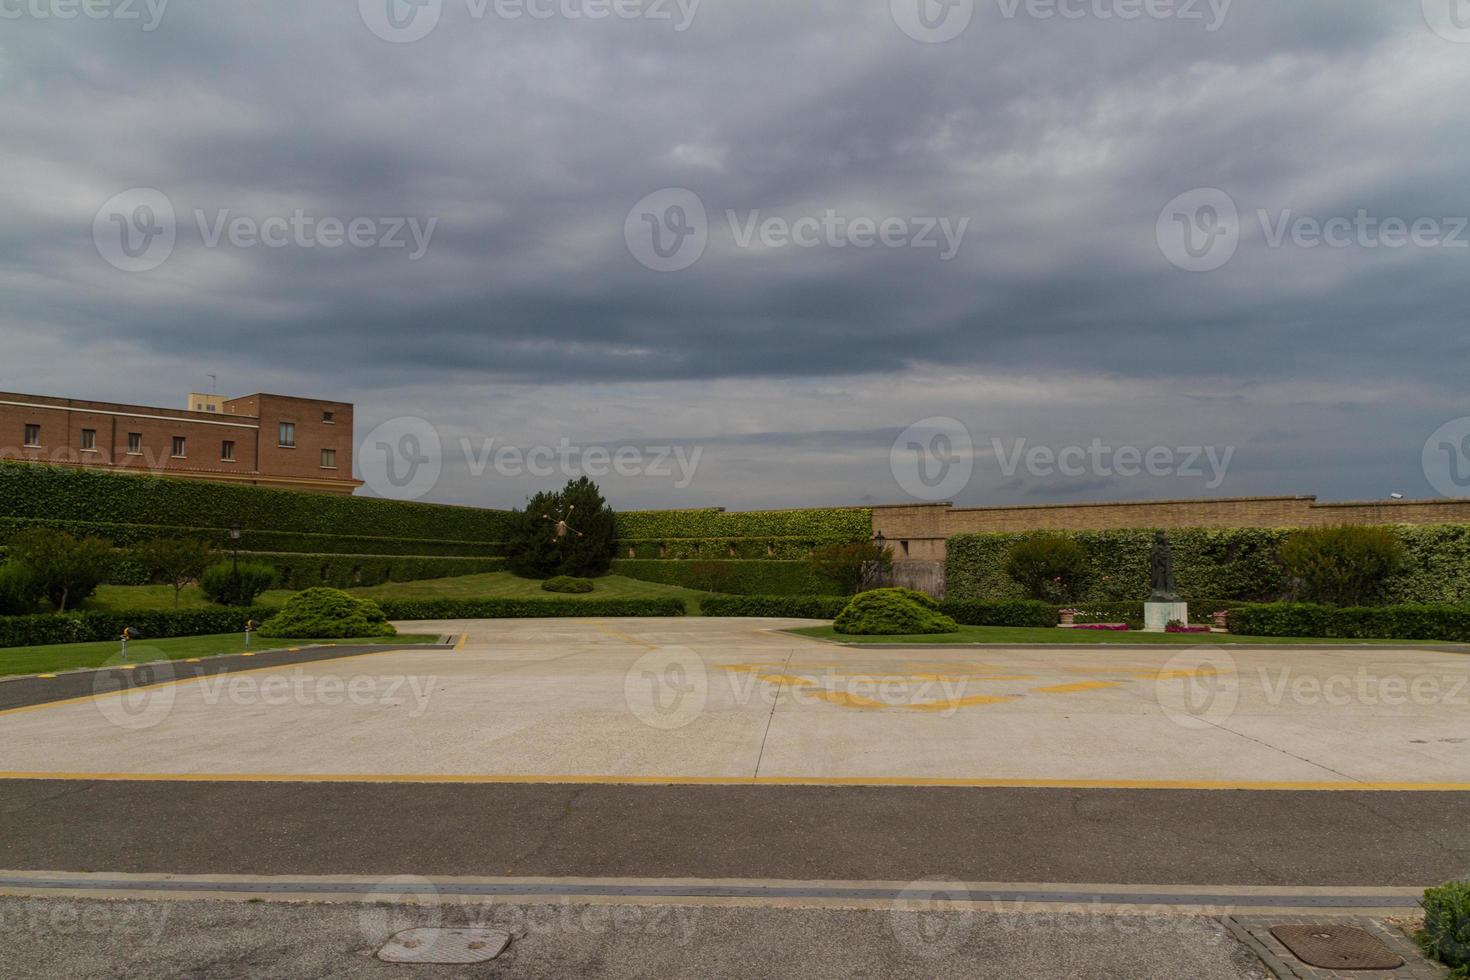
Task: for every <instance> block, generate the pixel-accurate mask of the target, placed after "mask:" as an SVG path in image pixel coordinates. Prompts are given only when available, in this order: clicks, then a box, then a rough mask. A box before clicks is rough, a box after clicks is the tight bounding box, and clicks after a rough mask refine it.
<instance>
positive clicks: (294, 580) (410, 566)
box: [107, 549, 505, 589]
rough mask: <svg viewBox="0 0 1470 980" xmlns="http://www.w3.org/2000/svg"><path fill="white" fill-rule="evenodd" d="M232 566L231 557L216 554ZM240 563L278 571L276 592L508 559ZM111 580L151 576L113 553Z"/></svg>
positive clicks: (460, 570) (253, 556) (256, 559)
mask: <svg viewBox="0 0 1470 980" xmlns="http://www.w3.org/2000/svg"><path fill="white" fill-rule="evenodd" d="M216 558H218V559H223V560H224V561H226V562H228V561H229V560H230V556H229V554H228V553H224V552H220V553H216ZM240 561H241V562H247V561H248V562H252V563H258V564H265V565H270V566H271V567H272V568H274V569H275V570H276V585H275V587H276V588H278V589H310V588H315V587H316V586H320V585H325V586H330V587H332V588H335V589H346V588H353V587H355V586H366V585H381V584H382V583H384V582H417V581H420V580H422V579H431V578H456V577H459V576H462V575H479V574H482V573H484V572H499V571H503V570H504V569H505V559H504V558H411V557H398V556H392V555H304V554H257V553H253V552H245V551H242V552H240ZM107 581H108V582H109V583H110V584H112V585H147V584H148V583H149V581H150V577H149V575H148V572H147V571H146V570H145V569H144V568H143V567H142V566H141V565H139V564H138V562H137V561H136V560H135V559H134V558H133V555H132V552H131V551H129V550H126V549H119V550H118V551H115V552H113V560H112V567H111V568H110V569H109V571H108V577H107Z"/></svg>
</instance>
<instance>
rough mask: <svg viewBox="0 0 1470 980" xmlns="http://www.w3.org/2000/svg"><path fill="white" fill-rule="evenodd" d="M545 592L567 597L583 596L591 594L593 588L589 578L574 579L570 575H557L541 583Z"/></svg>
mask: <svg viewBox="0 0 1470 980" xmlns="http://www.w3.org/2000/svg"><path fill="white" fill-rule="evenodd" d="M541 588H542V590H543V591H545V592H561V593H565V594H568V595H585V594H586V593H588V592H591V591H592V589H593V588H594V586H593V585H592V580H591V579H590V578H575V577H573V576H571V575H558V576H557V577H556V578H549V579H547V580H546V581H545V582H542V583H541Z"/></svg>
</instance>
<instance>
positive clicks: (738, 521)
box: [616, 507, 873, 543]
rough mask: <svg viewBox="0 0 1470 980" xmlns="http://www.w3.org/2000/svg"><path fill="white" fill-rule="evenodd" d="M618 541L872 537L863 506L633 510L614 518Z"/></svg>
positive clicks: (826, 540) (867, 512) (870, 519)
mask: <svg viewBox="0 0 1470 980" xmlns="http://www.w3.org/2000/svg"><path fill="white" fill-rule="evenodd" d="M616 526H617V537H618V538H619V539H621V540H662V539H665V538H763V539H764V538H806V539H809V540H813V541H822V542H824V543H830V542H840V541H866V540H868V539H869V538H871V537H872V536H873V512H872V510H870V509H868V508H863V507H828V508H820V509H812V510H770V511H750V512H745V513H733V514H732V513H727V512H725V511H722V510H671V511H634V512H630V513H621V514H618V517H617V525H616Z"/></svg>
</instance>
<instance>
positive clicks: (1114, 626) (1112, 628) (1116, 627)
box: [1061, 623, 1128, 633]
mask: <svg viewBox="0 0 1470 980" xmlns="http://www.w3.org/2000/svg"><path fill="white" fill-rule="evenodd" d="M1061 628H1062V629H1067V630H1103V631H1105V632H1109V633H1126V632H1128V624H1127V623H1077V624H1075V625H1073V626H1063V627H1061Z"/></svg>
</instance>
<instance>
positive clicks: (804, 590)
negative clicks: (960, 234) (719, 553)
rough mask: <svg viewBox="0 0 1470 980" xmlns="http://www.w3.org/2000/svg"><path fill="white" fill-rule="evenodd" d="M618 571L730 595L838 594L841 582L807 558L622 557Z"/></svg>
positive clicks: (616, 563) (617, 563) (616, 566)
mask: <svg viewBox="0 0 1470 980" xmlns="http://www.w3.org/2000/svg"><path fill="white" fill-rule="evenodd" d="M612 571H613V574H615V575H626V576H627V577H628V578H636V579H639V580H640V581H644V582H658V583H660V584H662V585H678V586H683V587H684V588H686V589H699V590H701V591H703V592H722V593H725V594H727V595H837V594H838V593H840V592H841V591H842V590H841V589H840V588H838V587H837V583H836V582H833V581H832V580H831V579H829V578H827V577H826V576H825V575H819V574H818V573H817V572H816V571H815V570H814V569H813V568H812V567H811V565H809V564H808V563H807V562H804V561H668V560H666V561H659V560H656V559H655V560H645V559H632V558H621V559H617V560H615V561H614V562H613V563H612Z"/></svg>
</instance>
